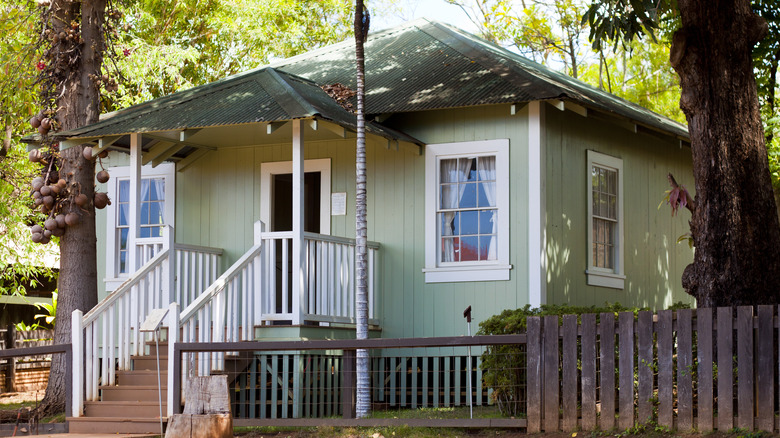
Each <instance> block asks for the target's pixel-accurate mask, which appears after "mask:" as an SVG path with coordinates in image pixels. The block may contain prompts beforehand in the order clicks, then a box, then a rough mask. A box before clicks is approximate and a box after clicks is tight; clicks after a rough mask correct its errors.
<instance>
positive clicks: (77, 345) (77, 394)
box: [70, 309, 84, 417]
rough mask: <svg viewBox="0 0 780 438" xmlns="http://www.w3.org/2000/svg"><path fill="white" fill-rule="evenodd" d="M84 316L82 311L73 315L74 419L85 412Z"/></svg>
mask: <svg viewBox="0 0 780 438" xmlns="http://www.w3.org/2000/svg"><path fill="white" fill-rule="evenodd" d="M83 318H84V314H83V312H82V311H81V310H78V309H76V310H74V311H73V313H72V314H71V323H70V324H71V325H70V327H71V333H70V337H71V345H72V349H73V351H72V354H73V356H72V357H71V360H72V361H73V363H72V364H71V371H72V373H71V376H72V377H73V386H72V390H73V394H71V398H72V399H73V402H72V404H71V407H72V408H73V412H71V413H70V414H71V415H72V416H74V417H80V416H81V415H82V412H84V379H83V377H84V366H83V364H84V328H83V326H82V321H83V320H84V319H83Z"/></svg>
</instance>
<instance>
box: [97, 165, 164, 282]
mask: <svg viewBox="0 0 780 438" xmlns="http://www.w3.org/2000/svg"><path fill="white" fill-rule="evenodd" d="M109 172H110V173H111V179H110V180H109V182H108V184H107V186H108V187H107V190H108V194H109V197H110V198H111V199H112V201H113V202H112V204H111V205H109V207H108V208H107V209H106V213H107V215H108V219H107V226H108V229H107V234H106V235H107V236H109V237H108V240H107V242H106V257H107V260H106V262H107V264H106V268H107V272H106V282H107V283H108V288H107V289H108V290H113V286H116V285H118V283H121V281H124V280H123V278H124V277H126V276H127V274H129V273H130V272H129V271H130V267H129V260H130V258H129V251H130V248H129V240H128V238H129V234H130V214H131V209H130V168H129V167H116V168H112V169H110V170H109ZM174 172H175V167H174V165H173V164H169V163H166V164H161V165H159V166H157V167H154V168H153V167H151V166H144V167H143V168H142V170H141V193H140V198H139V204H140V205H139V206H138V208H139V219H140V220H139V225H138V230H137V237H138V238H139V239H155V238H161V237H162V236H163V228H164V226H165V225H173V224H174V223H173V222H174ZM113 283H117V284H113Z"/></svg>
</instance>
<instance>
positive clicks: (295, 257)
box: [292, 120, 305, 325]
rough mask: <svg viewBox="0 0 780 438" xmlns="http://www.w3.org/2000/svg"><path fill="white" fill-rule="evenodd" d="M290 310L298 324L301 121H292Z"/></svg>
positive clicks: (300, 296) (300, 298) (301, 262)
mask: <svg viewBox="0 0 780 438" xmlns="http://www.w3.org/2000/svg"><path fill="white" fill-rule="evenodd" d="M292 195H293V202H292V206H293V214H292V230H293V243H292V279H293V281H292V283H293V284H292V312H293V320H292V323H293V324H294V325H298V324H300V323H301V322H302V321H301V320H302V319H303V318H302V316H303V303H304V302H305V300H304V297H303V288H304V286H303V269H302V267H303V265H304V263H305V260H304V251H303V208H304V206H303V123H302V121H301V120H293V121H292Z"/></svg>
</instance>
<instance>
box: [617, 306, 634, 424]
mask: <svg viewBox="0 0 780 438" xmlns="http://www.w3.org/2000/svg"><path fill="white" fill-rule="evenodd" d="M618 342H619V354H620V356H619V357H618V366H619V371H620V374H619V377H618V380H619V382H620V386H619V388H618V391H619V392H618V395H619V399H620V400H619V401H620V403H619V406H620V416H619V417H618V424H619V426H620V428H621V429H629V428H631V427H633V426H634V314H633V313H632V312H621V313H619V314H618Z"/></svg>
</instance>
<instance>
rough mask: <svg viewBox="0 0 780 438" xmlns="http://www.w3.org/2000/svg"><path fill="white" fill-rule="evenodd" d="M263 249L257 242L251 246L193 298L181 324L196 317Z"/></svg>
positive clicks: (181, 317) (181, 316)
mask: <svg viewBox="0 0 780 438" xmlns="http://www.w3.org/2000/svg"><path fill="white" fill-rule="evenodd" d="M261 249H262V244H257V245H254V246H252V247H251V248H249V250H248V251H247V252H245V253H244V255H242V256H241V258H240V259H238V260H237V261H236V262H235V263H233V266H231V267H230V268H228V270H227V271H225V272H224V273H223V274H222V275H220V276H219V278H217V279H216V280H215V281H214V283H212V284H211V286H209V287H208V288H206V290H204V291H203V293H201V294H200V295H199V296H198V298H196V299H195V300H193V301H192V303H190V305H189V306H187V307H186V308H185V309H184V310H182V311H181V314H180V316H179V324H180V326H181V325H182V324H184V323H185V322H187V321H188V320H190V319H191V318H192V317H194V316H195V314H197V312H198V310H200V309H202V308H203V306H205V305H206V303H208V302H209V301H211V300H212V299H213V298H214V296H215V295H217V294H218V293H219V292H220V291H221V290H222V289H224V288H225V286H226V285H227V284H228V282H229V281H230V279H231V278H233V277H235V276H236V274H238V272H239V271H241V270H242V269H244V268H245V267H246V266H247V265H248V264H249V262H250V261H251V260H252V259H253V258H255V257H257V256H258V254H260V250H261Z"/></svg>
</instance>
